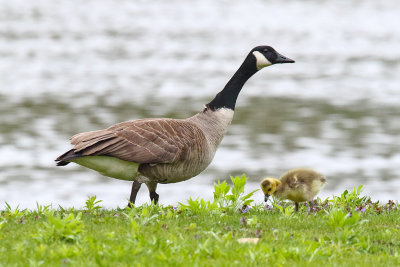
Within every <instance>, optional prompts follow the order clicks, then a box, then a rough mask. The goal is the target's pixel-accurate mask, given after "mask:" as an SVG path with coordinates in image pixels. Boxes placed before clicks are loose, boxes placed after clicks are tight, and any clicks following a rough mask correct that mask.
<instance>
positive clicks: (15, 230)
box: [0, 177, 400, 266]
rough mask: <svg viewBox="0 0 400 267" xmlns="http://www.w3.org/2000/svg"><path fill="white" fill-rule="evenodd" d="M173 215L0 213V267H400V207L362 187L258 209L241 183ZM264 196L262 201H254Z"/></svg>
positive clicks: (90, 205) (170, 211) (94, 204)
mask: <svg viewBox="0 0 400 267" xmlns="http://www.w3.org/2000/svg"><path fill="white" fill-rule="evenodd" d="M232 180H233V185H232V186H229V185H228V184H227V183H225V182H224V183H219V184H216V185H215V193H214V196H215V200H214V201H205V200H202V199H197V200H192V199H189V200H188V201H187V203H186V204H180V205H178V206H177V207H172V206H157V205H143V206H140V207H136V208H133V209H118V210H104V209H102V208H101V207H100V205H101V202H99V201H96V198H95V197H92V198H89V199H88V200H87V201H86V207H85V208H84V209H83V210H74V209H73V208H70V209H65V208H62V207H59V208H58V209H52V208H51V207H49V206H40V205H38V206H37V209H35V210H19V209H18V208H12V207H10V206H8V205H6V206H5V208H4V209H3V210H1V211H0V266H322V265H326V266H362V265H364V266H378V265H379V266H399V265H400V206H399V205H398V204H397V203H394V202H392V201H390V202H388V203H379V202H375V203H374V202H372V201H371V200H370V199H369V198H368V197H365V196H364V197H363V196H361V194H360V191H361V187H359V188H357V189H354V190H353V191H352V192H347V191H345V192H344V193H343V194H342V195H341V196H337V197H333V198H330V199H327V200H317V201H315V203H314V205H313V207H309V206H305V205H303V206H302V207H301V209H300V211H299V212H297V213H296V212H293V205H292V203H289V202H279V201H277V200H274V203H273V204H270V205H267V206H265V205H264V204H263V203H259V204H254V203H252V201H251V200H250V197H251V195H252V193H253V192H251V193H248V194H247V195H246V194H244V186H245V181H246V179H245V177H241V178H240V177H236V178H234V179H232ZM258 193H260V192H258Z"/></svg>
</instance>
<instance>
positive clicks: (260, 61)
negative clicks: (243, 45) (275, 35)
mask: <svg viewBox="0 0 400 267" xmlns="http://www.w3.org/2000/svg"><path fill="white" fill-rule="evenodd" d="M250 54H251V55H252V56H254V57H255V61H256V65H257V70H260V69H262V68H264V67H268V66H271V65H273V64H279V63H294V60H293V59H290V58H287V57H285V56H282V55H281V54H279V53H278V52H276V50H275V49H273V48H272V47H270V46H266V45H263V46H257V47H254V48H253V49H252V50H251V52H250Z"/></svg>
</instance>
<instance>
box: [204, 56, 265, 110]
mask: <svg viewBox="0 0 400 267" xmlns="http://www.w3.org/2000/svg"><path fill="white" fill-rule="evenodd" d="M256 72H257V65H256V59H255V57H254V56H253V55H252V54H251V53H250V54H249V55H248V56H247V57H246V59H245V60H244V62H243V63H242V65H241V66H240V67H239V69H238V70H237V71H236V73H235V74H234V75H233V76H232V78H231V79H230V80H229V82H228V83H227V84H226V85H225V87H224V89H223V90H222V91H221V92H219V93H218V94H217V95H216V96H215V98H214V99H213V100H212V101H211V102H210V103H208V104H207V105H206V107H207V108H209V109H211V110H217V109H219V108H229V109H232V110H235V105H236V99H237V97H238V95H239V93H240V90H242V88H243V85H244V84H245V83H246V82H247V80H248V79H249V78H250V77H251V76H253V75H254V74H255V73H256Z"/></svg>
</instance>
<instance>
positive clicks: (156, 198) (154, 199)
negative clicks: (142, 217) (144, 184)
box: [150, 191, 159, 204]
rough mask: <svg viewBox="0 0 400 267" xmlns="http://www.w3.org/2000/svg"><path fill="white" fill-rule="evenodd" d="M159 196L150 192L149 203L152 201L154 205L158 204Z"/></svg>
mask: <svg viewBox="0 0 400 267" xmlns="http://www.w3.org/2000/svg"><path fill="white" fill-rule="evenodd" d="M158 198H159V195H158V194H157V193H156V192H155V191H154V192H150V201H154V204H158Z"/></svg>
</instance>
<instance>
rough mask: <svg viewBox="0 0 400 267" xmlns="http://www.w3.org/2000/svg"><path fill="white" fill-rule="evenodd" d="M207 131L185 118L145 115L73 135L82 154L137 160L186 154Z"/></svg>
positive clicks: (163, 159) (176, 157) (166, 159)
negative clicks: (140, 118) (161, 117)
mask: <svg viewBox="0 0 400 267" xmlns="http://www.w3.org/2000/svg"><path fill="white" fill-rule="evenodd" d="M199 135H201V136H202V137H204V134H203V133H202V132H201V130H200V129H198V128H197V127H196V126H195V125H194V124H192V123H190V122H187V121H184V120H174V119H145V120H135V121H127V122H122V123H119V124H116V125H113V126H111V127H109V128H108V129H105V130H99V131H93V132H86V133H80V134H77V135H75V136H73V137H71V144H73V145H74V152H75V153H79V154H80V155H81V156H99V155H106V156H113V157H117V158H119V159H122V160H126V161H133V162H137V163H171V162H175V161H177V160H179V159H181V158H182V157H184V156H185V155H186V153H187V151H188V150H190V149H191V147H193V146H194V144H195V142H196V138H197V137H199Z"/></svg>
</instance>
